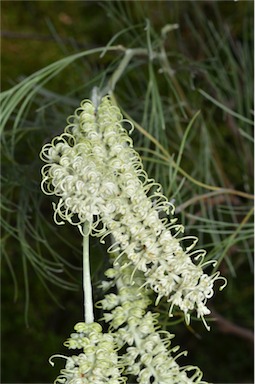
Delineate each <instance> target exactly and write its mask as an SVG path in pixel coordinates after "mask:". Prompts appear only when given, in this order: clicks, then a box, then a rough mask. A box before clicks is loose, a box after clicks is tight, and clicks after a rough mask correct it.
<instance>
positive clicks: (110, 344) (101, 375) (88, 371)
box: [50, 323, 126, 384]
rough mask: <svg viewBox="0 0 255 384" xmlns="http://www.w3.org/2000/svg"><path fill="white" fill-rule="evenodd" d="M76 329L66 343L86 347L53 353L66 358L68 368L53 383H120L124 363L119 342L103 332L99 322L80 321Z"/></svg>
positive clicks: (70, 347) (70, 346)
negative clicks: (65, 353)
mask: <svg viewBox="0 0 255 384" xmlns="http://www.w3.org/2000/svg"><path fill="white" fill-rule="evenodd" d="M74 329H75V331H76V332H75V333H72V334H71V337H70V338H69V339H68V340H67V341H66V342H65V343H64V345H65V346H66V347H68V348H69V349H83V352H82V353H80V354H79V355H73V356H62V355H54V356H52V357H51V359H50V362H51V364H53V363H52V358H54V357H62V358H64V359H66V365H65V368H64V369H62V370H61V371H60V375H59V376H58V377H57V379H56V380H55V382H54V384H104V383H105V384H121V383H125V382H126V378H125V377H122V376H121V373H122V370H123V369H122V364H121V363H120V358H119V357H118V353H117V350H116V343H115V341H114V338H113V336H112V335H111V334H110V333H106V334H104V333H102V327H101V326H100V324H98V323H89V324H86V323H78V324H76V325H75V327H74Z"/></svg>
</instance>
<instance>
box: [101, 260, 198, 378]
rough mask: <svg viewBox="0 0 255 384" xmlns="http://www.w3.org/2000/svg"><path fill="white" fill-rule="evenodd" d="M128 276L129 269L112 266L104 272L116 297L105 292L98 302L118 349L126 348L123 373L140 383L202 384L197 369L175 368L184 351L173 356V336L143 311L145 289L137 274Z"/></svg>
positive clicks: (130, 271)
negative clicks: (132, 276) (111, 283)
mask: <svg viewBox="0 0 255 384" xmlns="http://www.w3.org/2000/svg"><path fill="white" fill-rule="evenodd" d="M131 274H132V268H131V267H130V266H128V267H127V266H126V267H124V268H123V267H120V266H119V265H117V264H115V265H114V268H111V269H110V270H108V271H107V272H106V275H107V276H108V277H111V279H114V281H115V284H116V286H117V289H118V294H117V295H116V294H113V293H109V294H107V295H106V296H105V298H104V299H103V300H101V301H100V302H99V303H98V306H100V307H101V308H102V309H103V310H104V317H103V318H104V320H105V321H106V322H108V323H109V324H110V329H112V330H114V332H113V335H114V336H115V337H116V342H117V344H118V346H119V348H122V349H123V347H125V348H126V353H125V354H124V355H123V356H122V358H123V363H124V364H125V366H126V368H125V370H124V373H125V374H126V375H127V376H129V375H131V376H136V377H137V382H139V383H140V384H148V383H154V384H162V383H164V384H191V383H200V384H201V383H204V382H202V381H201V378H202V373H201V371H200V370H199V369H198V368H197V367H194V366H186V367H185V368H181V367H180V366H179V365H178V363H177V361H176V359H177V358H178V356H180V355H182V354H185V352H184V353H180V354H179V355H178V356H176V351H177V350H178V349H179V347H172V346H171V339H172V338H173V337H174V335H172V334H170V333H169V332H163V331H160V330H159V328H160V327H159V324H158V320H157V317H158V316H157V314H153V313H151V312H150V311H148V312H146V308H147V307H148V305H149V304H150V300H149V299H148V292H147V290H146V288H141V283H142V281H143V279H144V277H143V276H141V275H140V276H139V274H137V276H136V281H135V282H134V281H133V282H131Z"/></svg>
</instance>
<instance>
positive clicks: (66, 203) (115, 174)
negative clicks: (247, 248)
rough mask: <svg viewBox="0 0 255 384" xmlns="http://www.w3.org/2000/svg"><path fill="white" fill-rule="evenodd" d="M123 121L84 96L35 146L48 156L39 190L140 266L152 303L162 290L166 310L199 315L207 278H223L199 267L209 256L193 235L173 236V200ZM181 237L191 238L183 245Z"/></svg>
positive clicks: (209, 286) (63, 215)
mask: <svg viewBox="0 0 255 384" xmlns="http://www.w3.org/2000/svg"><path fill="white" fill-rule="evenodd" d="M123 122H125V123H126V122H127V120H124V119H123V117H122V114H121V112H120V110H119V108H118V107H116V106H114V105H112V103H111V101H110V99H109V98H108V97H104V98H103V99H102V100H101V103H100V104H99V106H98V107H97V108H96V107H95V106H93V104H92V103H91V102H90V101H89V100H84V101H83V102H82V103H81V106H80V108H78V109H77V110H76V111H75V113H74V115H73V116H70V117H69V118H68V126H67V127H66V129H65V132H64V133H63V134H62V135H60V136H58V137H56V138H54V139H53V140H52V142H51V144H46V145H45V146H44V147H43V148H42V151H41V159H42V160H43V161H45V162H46V163H47V164H46V165H44V167H43V168H42V189H43V191H44V192H45V193H46V194H52V195H56V196H59V201H58V203H57V204H54V211H55V213H54V217H55V221H56V222H57V223H58V224H63V223H64V220H66V221H68V222H70V223H71V224H74V225H78V227H79V228H80V230H81V231H82V229H81V228H82V224H83V223H84V222H85V221H87V222H88V223H89V224H90V233H91V234H95V235H97V236H101V241H103V238H104V237H105V236H107V235H110V234H111V235H112V237H113V238H114V243H113V244H112V246H111V247H110V249H109V251H110V252H116V251H117V252H119V254H120V255H119V256H118V259H120V258H121V256H122V255H124V254H126V255H127V257H128V259H129V261H130V263H131V264H132V265H133V271H134V272H133V273H135V271H136V270H140V271H142V272H143V273H144V275H145V277H146V282H145V285H147V286H149V287H150V288H152V289H153V290H154V291H155V292H156V293H157V295H158V296H157V300H156V304H157V303H158V301H159V300H160V299H161V298H162V297H166V298H167V300H168V302H169V303H170V309H169V315H170V316H171V315H172V311H173V308H174V306H178V307H179V308H180V309H181V310H182V311H183V312H184V314H185V318H186V321H187V323H189V321H190V313H191V312H192V311H194V310H195V311H197V316H198V317H201V318H202V320H203V321H204V316H205V315H207V314H209V313H210V310H209V309H208V308H207V306H206V302H207V299H209V298H210V297H212V295H213V285H214V282H215V281H216V280H218V279H224V278H222V277H220V276H219V272H216V273H215V274H213V275H212V276H208V275H207V274H205V273H204V272H203V268H204V267H205V265H206V264H208V262H207V263H205V262H204V261H203V260H204V256H205V251H204V250H193V248H194V246H195V245H196V243H197V238H194V237H183V238H180V237H178V235H179V234H180V233H181V232H183V230H184V229H183V226H182V225H180V224H177V223H176V219H175V218H174V217H172V218H168V216H169V215H170V214H171V215H173V211H174V207H173V206H172V204H170V203H169V202H168V200H167V198H166V197H165V196H164V195H163V194H162V188H161V186H160V185H159V184H158V183H156V182H155V181H154V180H153V179H149V178H148V175H147V173H146V172H145V170H144V169H143V165H142V161H141V159H140V156H139V154H138V153H137V152H136V151H135V150H134V149H133V142H132V139H131V138H130V137H129V135H128V133H127V131H126V130H125V129H124V128H123ZM130 125H131V128H133V126H132V123H130ZM162 216H164V217H163V218H162ZM58 217H59V218H60V221H59V218H58ZM188 240H191V245H189V246H188V247H186V248H184V246H183V244H184V242H187V241H188ZM116 262H118V260H116ZM209 263H212V264H213V263H214V261H211V262H209ZM222 288H223V287H222ZM204 322H205V321H204ZM205 325H206V323H205ZM206 326H207V325H206ZM207 327H208V326H207Z"/></svg>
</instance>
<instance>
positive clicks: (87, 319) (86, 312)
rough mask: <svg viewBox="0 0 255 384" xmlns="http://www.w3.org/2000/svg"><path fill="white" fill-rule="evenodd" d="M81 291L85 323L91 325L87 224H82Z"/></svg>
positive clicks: (91, 305)
mask: <svg viewBox="0 0 255 384" xmlns="http://www.w3.org/2000/svg"><path fill="white" fill-rule="evenodd" d="M83 291H84V316H85V322H86V323H93V321H94V313H93V297H92V286H91V276H90V265H89V233H88V231H87V223H85V224H84V235H83Z"/></svg>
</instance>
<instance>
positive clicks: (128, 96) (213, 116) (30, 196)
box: [1, 1, 253, 383]
mask: <svg viewBox="0 0 255 384" xmlns="http://www.w3.org/2000/svg"><path fill="white" fill-rule="evenodd" d="M241 3H242V4H241ZM251 4H252V3H251V2H237V3H235V2H227V1H224V2H220V3H219V2H209V3H208V2H176V1H167V2H160V1H154V2H146V1H145V2H142V1H140V2H128V1H109V2H103V3H102V4H99V3H97V2H96V4H95V3H93V2H73V1H70V2H50V1H45V2H23V1H21V2H16V3H15V8H14V9H11V8H10V4H9V3H8V2H6V3H4V4H3V9H4V11H5V19H4V21H5V23H6V28H8V27H11V26H12V25H15V24H16V25H19V26H20V27H21V28H22V30H23V31H25V32H29V33H30V32H32V33H33V34H34V33H36V32H37V29H36V28H37V22H38V20H42V19H43V20H45V17H48V15H50V16H49V18H48V19H47V20H48V21H47V23H46V22H45V21H44V22H43V23H42V22H41V21H40V23H39V31H40V33H41V34H43V35H45V34H48V28H50V31H51V36H52V38H53V39H55V42H54V43H53V42H52V41H49V42H47V47H48V49H44V45H46V43H45V42H42V41H40V40H39V41H34V42H33V43H32V42H31V44H30V42H29V43H28V42H25V41H23V40H21V41H20V44H18V42H17V40H16V41H12V42H11V43H10V42H9V44H7V43H6V41H5V40H4V45H3V50H4V51H6V52H7V55H6V56H5V59H4V60H3V63H2V66H3V68H2V71H3V73H5V74H7V75H8V76H6V77H7V78H8V79H11V82H12V83H13V81H15V84H14V85H13V86H12V87H11V88H10V87H9V84H8V83H7V82H6V81H3V86H4V89H6V90H5V91H3V93H2V94H1V101H2V104H1V115H2V122H1V140H2V141H1V146H2V147H1V148H2V200H1V208H2V215H1V220H2V224H1V225H2V239H1V251H2V252H1V254H2V261H1V273H2V302H3V309H4V312H3V322H2V324H3V325H2V331H3V346H4V348H6V349H7V348H8V350H9V345H10V344H11V345H12V348H10V349H12V351H10V352H8V355H4V354H3V373H2V374H3V377H2V381H3V382H6V383H7V382H15V381H17V382H18V381H19V382H21V381H24V382H38V381H43V380H44V381H49V380H52V377H54V376H55V375H54V374H51V373H50V372H51V370H52V368H50V367H49V369H47V368H43V373H42V369H41V367H42V361H41V359H38V358H36V360H34V361H33V362H32V361H29V360H28V361H29V364H31V365H32V366H33V369H32V370H30V369H28V365H27V364H26V362H25V361H24V362H22V367H21V369H20V371H19V372H18V373H16V371H15V372H14V370H13V364H15V365H19V356H20V354H21V353H23V352H21V348H20V346H21V345H24V344H25V345H27V346H31V350H28V349H26V356H28V355H29V356H32V355H33V350H32V348H33V347H32V345H33V346H34V348H35V346H36V348H37V351H36V354H38V350H40V353H39V354H38V355H39V357H41V355H43V356H44V359H45V366H46V365H47V362H46V359H47V358H48V357H49V356H50V355H51V354H52V353H53V352H55V351H56V350H59V349H60V345H61V343H62V341H63V340H64V339H65V338H66V335H67V334H69V330H71V328H72V326H73V324H74V323H75V322H77V321H78V320H79V317H80V318H81V307H82V305H81V239H80V236H79V233H78V232H75V231H74V229H73V228H69V227H68V226H67V225H65V226H64V227H61V228H56V226H55V225H54V223H53V220H52V207H51V206H50V199H49V198H45V197H44V196H43V194H42V193H41V190H40V181H41V179H40V168H41V166H42V163H41V161H40V160H39V157H38V153H39V151H40V148H41V147H42V145H43V144H44V143H45V142H46V141H49V139H51V138H52V137H53V136H55V135H56V134H58V133H61V132H62V131H63V128H64V127H65V125H66V121H65V120H66V117H67V116H68V115H70V114H71V113H72V112H73V110H74V109H75V108H76V107H78V105H79V103H80V100H82V99H84V98H89V97H91V91H92V89H93V87H94V86H97V87H99V90H100V91H101V92H102V93H106V92H107V91H109V90H110V91H112V92H113V97H114V99H115V101H116V103H118V105H119V107H120V108H121V109H122V112H123V114H124V116H126V117H127V118H129V119H130V120H132V121H133V123H134V126H135V128H136V129H135V131H134V133H133V140H134V143H135V145H136V150H137V151H138V152H139V153H140V154H141V156H142V158H143V161H144V164H145V167H146V170H147V172H148V174H149V175H150V176H151V177H153V178H155V180H156V181H158V182H160V183H161V184H162V186H163V189H164V193H165V195H166V196H167V197H168V198H169V200H172V199H173V200H174V202H175V206H176V213H177V214H178V216H179V218H180V221H181V222H182V224H183V225H185V228H186V233H187V234H192V235H197V236H198V237H199V239H200V242H199V246H200V247H203V248H205V249H206V250H207V251H208V254H207V258H208V260H210V259H212V258H216V259H218V261H219V263H218V265H217V267H216V268H219V269H220V270H221V273H222V274H223V275H225V276H226V277H227V278H228V280H229V285H228V287H227V288H226V289H225V292H224V293H223V294H219V295H218V296H219V297H218V296H216V298H215V299H213V301H212V305H213V308H214V309H215V310H216V311H217V312H219V313H220V314H221V315H222V316H224V317H226V318H227V319H229V320H231V321H232V322H233V323H237V324H239V325H240V326H243V327H247V328H251V327H252V321H251V319H252V314H251V312H250V306H251V305H252V303H251V300H252V288H251V287H252V274H251V270H252V268H253V264H252V263H253V262H252V253H253V222H252V213H253V196H252V193H253V159H252V148H253V131H252V129H253V127H252V113H251V111H252V103H253V95H252V86H251V84H252V83H253V78H252V68H251V63H252V61H253V60H252V59H253V52H252V42H253V41H252V31H253V22H252V5H251ZM22 7H25V10H26V11H27V12H21V10H23V8H22ZM63 14H64V16H63ZM29 15H30V16H29ZM31 15H33V16H34V20H36V21H33V23H32V24H31V25H33V27H32V28H31V26H30V27H29V25H30V21H31ZM61 15H62V16H61ZM65 16H69V19H68V17H67V18H65ZM63 17H64V19H65V20H66V21H65V22H61V18H62V20H64V19H63ZM68 20H69V21H70V24H68ZM65 23H66V24H65ZM176 24H179V28H176V27H177V26H176ZM169 25H170V26H169ZM24 26H25V27H26V28H25V29H24V28H23V27H24ZM81 46H82V49H83V47H84V46H85V50H80V48H81ZM15 47H16V48H17V47H18V52H19V54H20V55H23V53H26V52H27V49H28V47H32V48H29V56H23V57H25V60H24V64H23V63H22V66H21V67H19V65H13V64H12V62H10V57H11V56H12V55H11V51H12V49H14V48H15ZM131 48H132V49H133V51H127V50H128V49H131ZM14 51H15V49H14ZM31 53H32V54H33V56H34V58H33V60H31V61H30V56H31ZM39 53H40V54H41V53H43V55H42V56H41V58H40V60H41V61H40V62H39V58H38V57H39V56H40V55H39ZM52 60H57V61H54V62H53V63H52V64H49V63H50V62H52ZM39 66H42V69H39V70H36V71H34V68H36V69H37V68H38V67H39ZM28 68H29V69H28ZM11 71H12V72H11ZM30 73H32V74H30ZM21 75H26V77H25V78H20V76H21ZM18 76H19V77H18ZM16 80H18V82H17V83H16ZM199 111H200V112H199ZM191 122H192V124H191ZM91 264H92V272H93V281H94V283H95V292H94V295H95V301H96V300H98V299H99V298H100V291H99V290H97V288H96V285H97V284H98V283H99V282H100V280H101V278H102V275H103V271H104V270H105V266H106V264H107V261H106V260H105V256H104V249H102V247H101V246H100V247H99V246H98V245H96V244H94V242H93V241H92V260H91ZM42 287H44V288H45V289H46V291H48V293H49V294H50V295H51V296H52V297H53V299H54V300H55V301H52V300H51V299H50V298H49V296H48V293H47V294H45V292H44V290H43V289H42ZM62 288H65V290H63V289H62ZM75 289H76V291H74V290H75ZM77 289H79V291H77ZM69 290H71V291H70V292H69ZM13 298H14V301H15V304H13V303H12V302H13ZM55 302H58V303H59V304H60V305H62V306H64V307H65V311H64V310H63V309H62V310H61V309H59V308H57V309H56V304H55ZM158 310H159V312H160V313H161V317H160V318H161V323H162V324H164V326H165V328H166V329H170V328H171V329H174V332H175V333H177V337H176V338H177V342H179V344H181V345H183V342H182V341H183V340H189V341H188V343H189V344H190V345H188V346H187V349H189V346H190V349H191V351H192V353H190V355H189V362H190V363H192V364H197V365H199V366H200V368H201V369H202V370H203V371H204V372H205V378H206V379H207V380H209V381H210V380H211V381H214V382H218V381H224V382H226V383H227V382H229V383H230V382H233V381H234V380H236V379H238V380H239V381H238V382H244V380H245V381H246V382H249V380H251V376H252V373H251V364H252V363H251V361H250V360H249V359H247V355H248V353H249V352H247V351H249V347H247V344H246V343H245V341H244V340H241V341H239V339H238V336H231V337H232V338H233V339H232V340H230V336H228V335H224V340H226V341H225V342H224V344H225V345H224V346H222V345H221V343H220V341H221V340H222V334H221V333H220V332H219V330H214V331H213V332H212V333H210V334H208V335H206V336H204V331H202V330H201V329H200V326H199V324H198V323H195V322H194V323H192V327H193V331H194V333H195V334H196V333H199V334H200V335H201V337H202V341H200V340H199V339H196V338H195V337H194V336H193V333H191V332H190V330H185V328H184V327H183V325H180V324H179V325H178V324H177V325H174V322H177V323H178V322H179V321H178V320H179V319H178V317H177V318H174V321H173V322H172V323H170V322H169V319H168V317H167V316H166V314H165V312H166V311H165V307H164V303H162V304H160V305H159V307H158ZM23 313H25V320H26V322H27V323H28V322H29V324H30V327H31V328H28V329H25V322H24V321H23V318H22V317H21V316H23ZM51 317H52V321H51V322H49V318H51ZM62 317H64V318H65V319H66V321H65V322H64V324H63V325H60V324H61V322H62V320H61V319H62ZM10 319H11V321H10ZM68 327H69V328H68ZM172 327H174V328H172ZM67 328H68V329H67ZM212 328H217V325H216V324H214V327H212ZM13 329H15V332H14V334H13V331H12V330H13ZM17 329H18V330H19V331H18V332H19V333H20V335H21V336H20V338H17V337H16V333H17V331H16V330H17ZM42 333H43V335H42ZM14 336H15V337H14ZM30 338H31V339H30ZM30 340H31V341H30ZM179 340H182V341H179ZM230 342H231V350H235V353H234V352H231V350H230V348H229V347H228V345H229V343H230ZM58 346H59V347H58ZM184 346H185V343H184ZM27 348H28V347H27ZM29 348H30V347H29ZM221 348H222V354H220V353H219V349H221ZM16 351H17V352H16ZM200 351H201V353H200ZM202 351H203V352H202ZM224 354H225V355H227V356H228V359H227V360H226V361H225V360H224V366H223V367H222V368H221V369H220V370H219V371H218V370H215V366H218V364H219V361H220V360H221V359H223V356H225V355H224ZM207 355H208V357H205V356H207ZM243 355H245V356H246V358H245V359H244V358H243ZM237 360H238V361H240V365H236V363H235V362H236V361H237ZM247 360H248V361H250V362H249V363H248V362H247ZM241 362H242V363H241ZM221 366H222V365H221Z"/></svg>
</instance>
